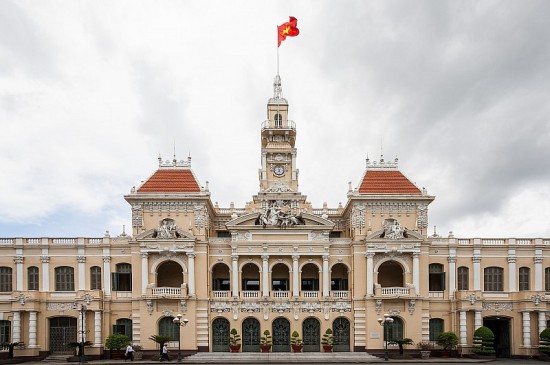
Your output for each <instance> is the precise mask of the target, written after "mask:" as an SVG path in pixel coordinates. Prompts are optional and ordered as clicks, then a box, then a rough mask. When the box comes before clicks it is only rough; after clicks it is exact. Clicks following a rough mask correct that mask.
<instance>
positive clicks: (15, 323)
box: [11, 311, 21, 342]
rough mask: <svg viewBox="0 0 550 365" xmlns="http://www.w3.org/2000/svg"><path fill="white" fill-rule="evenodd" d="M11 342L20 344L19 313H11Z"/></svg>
mask: <svg viewBox="0 0 550 365" xmlns="http://www.w3.org/2000/svg"><path fill="white" fill-rule="evenodd" d="M11 342H21V312H19V311H14V312H13V338H12V341H11Z"/></svg>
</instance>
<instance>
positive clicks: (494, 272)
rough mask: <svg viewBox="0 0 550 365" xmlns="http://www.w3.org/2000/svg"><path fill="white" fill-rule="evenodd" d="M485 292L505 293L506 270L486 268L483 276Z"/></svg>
mask: <svg viewBox="0 0 550 365" xmlns="http://www.w3.org/2000/svg"><path fill="white" fill-rule="evenodd" d="M483 290H485V291H504V269H503V268H502V267H496V266H491V267H486V268H485V271H484V275H483Z"/></svg>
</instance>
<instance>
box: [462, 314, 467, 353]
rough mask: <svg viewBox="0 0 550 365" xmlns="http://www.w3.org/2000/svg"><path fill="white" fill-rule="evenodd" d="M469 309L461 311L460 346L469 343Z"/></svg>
mask: <svg viewBox="0 0 550 365" xmlns="http://www.w3.org/2000/svg"><path fill="white" fill-rule="evenodd" d="M466 313H468V312H467V311H460V346H466V345H467V344H468V338H467V337H466V336H467V333H468V325H467V322H466Z"/></svg>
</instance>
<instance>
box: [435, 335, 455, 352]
mask: <svg viewBox="0 0 550 365" xmlns="http://www.w3.org/2000/svg"><path fill="white" fill-rule="evenodd" d="M437 343H438V344H439V345H440V346H441V347H443V350H452V349H454V348H455V347H456V345H458V336H457V335H456V333H454V332H451V331H448V332H441V333H440V334H439V336H437Z"/></svg>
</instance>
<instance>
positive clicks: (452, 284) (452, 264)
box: [447, 256, 456, 298]
mask: <svg viewBox="0 0 550 365" xmlns="http://www.w3.org/2000/svg"><path fill="white" fill-rule="evenodd" d="M447 261H448V262H449V286H448V288H449V298H454V296H455V290H456V288H455V283H456V278H455V276H456V257H455V256H449V257H448V258H447Z"/></svg>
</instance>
